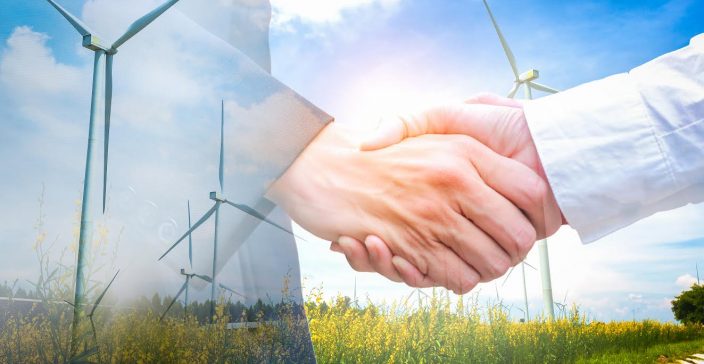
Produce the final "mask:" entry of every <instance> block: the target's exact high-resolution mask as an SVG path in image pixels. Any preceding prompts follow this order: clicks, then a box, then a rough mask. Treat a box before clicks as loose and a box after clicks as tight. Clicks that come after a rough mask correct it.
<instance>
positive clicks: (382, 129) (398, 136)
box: [359, 117, 408, 151]
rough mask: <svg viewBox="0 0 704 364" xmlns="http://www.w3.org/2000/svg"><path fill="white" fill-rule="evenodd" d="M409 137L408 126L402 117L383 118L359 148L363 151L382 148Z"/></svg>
mask: <svg viewBox="0 0 704 364" xmlns="http://www.w3.org/2000/svg"><path fill="white" fill-rule="evenodd" d="M407 137H408V128H407V127H406V123H405V121H404V120H403V119H402V118H401V117H393V118H382V119H381V121H380V122H379V126H378V127H377V128H376V130H375V131H374V132H373V133H372V134H371V135H369V136H367V137H366V138H365V139H364V140H363V141H362V143H361V144H360V146H359V148H360V150H362V151H368V150H376V149H381V148H385V147H388V146H390V145H394V144H396V143H399V142H401V141H403V140H404V139H406V138H407Z"/></svg>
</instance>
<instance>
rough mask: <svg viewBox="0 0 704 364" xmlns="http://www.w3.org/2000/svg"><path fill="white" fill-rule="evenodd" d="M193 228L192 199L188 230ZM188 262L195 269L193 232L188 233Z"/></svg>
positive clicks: (189, 203)
mask: <svg viewBox="0 0 704 364" xmlns="http://www.w3.org/2000/svg"><path fill="white" fill-rule="evenodd" d="M191 228H192V226H191V201H190V200H189V201H188V230H190V229H191ZM188 263H189V264H190V265H191V269H193V238H192V237H191V234H188Z"/></svg>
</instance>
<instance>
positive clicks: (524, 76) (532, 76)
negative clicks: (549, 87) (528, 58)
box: [518, 68, 540, 83]
mask: <svg viewBox="0 0 704 364" xmlns="http://www.w3.org/2000/svg"><path fill="white" fill-rule="evenodd" d="M538 77H540V72H538V70H536V69H534V68H531V69H529V70H528V71H525V72H523V73H521V74H520V75H518V82H521V83H524V82H530V81H533V80H537V79H538Z"/></svg>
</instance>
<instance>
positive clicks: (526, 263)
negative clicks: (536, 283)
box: [523, 260, 538, 270]
mask: <svg viewBox="0 0 704 364" xmlns="http://www.w3.org/2000/svg"><path fill="white" fill-rule="evenodd" d="M523 264H525V265H527V266H528V267H529V268H533V270H538V269H537V268H536V267H534V266H532V265H530V263H528V262H526V261H525V260H524V261H523Z"/></svg>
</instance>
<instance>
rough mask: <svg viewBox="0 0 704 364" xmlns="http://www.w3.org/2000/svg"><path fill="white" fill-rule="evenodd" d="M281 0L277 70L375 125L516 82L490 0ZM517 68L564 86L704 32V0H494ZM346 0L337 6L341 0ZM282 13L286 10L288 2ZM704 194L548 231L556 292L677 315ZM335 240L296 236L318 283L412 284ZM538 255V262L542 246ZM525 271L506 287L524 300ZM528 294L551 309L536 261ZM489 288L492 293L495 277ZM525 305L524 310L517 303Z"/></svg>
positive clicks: (602, 308) (485, 291)
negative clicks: (307, 240) (341, 252)
mask: <svg viewBox="0 0 704 364" xmlns="http://www.w3.org/2000/svg"><path fill="white" fill-rule="evenodd" d="M331 3H334V4H336V8H335V5H329V6H328V8H326V9H323V10H320V9H317V8H316V7H315V6H314V5H315V2H314V1H298V2H295V1H274V10H275V17H274V27H273V30H272V36H271V49H272V57H273V62H272V67H273V72H274V75H275V76H277V77H278V78H280V79H281V80H283V81H284V82H285V83H287V84H288V85H289V86H291V87H293V88H294V89H295V90H297V91H299V92H300V93H302V94H303V95H305V96H306V97H308V98H309V99H310V100H311V101H313V102H314V103H316V104H318V105H320V106H321V107H323V108H324V109H325V110H327V111H328V112H329V113H331V114H332V115H334V116H335V117H336V118H337V119H338V121H340V122H343V123H346V124H348V125H355V126H359V127H370V126H373V125H375V123H376V122H377V120H378V118H379V115H386V114H395V113H398V112H400V110H402V111H405V110H407V109H408V108H412V109H415V108H419V107H423V106H425V105H430V104H433V103H437V102H444V101H447V100H460V99H462V98H465V97H467V96H469V95H472V94H473V93H476V92H481V91H491V92H495V93H499V94H505V93H506V92H507V91H508V89H509V88H510V86H511V81H512V75H511V72H510V68H509V65H508V62H507V61H506V59H505V56H504V54H503V52H502V50H501V47H500V44H499V42H498V39H497V37H496V34H495V33H494V30H493V28H492V27H491V23H490V21H489V19H488V17H487V15H486V13H485V10H484V7H483V5H482V3H481V1H478V0H467V1H404V0H396V1H394V0H389V1H371V0H369V1H361V2H356V3H355V2H352V1H345V0H338V1H332V2H331ZM490 6H492V9H493V11H494V15H495V17H496V18H497V21H498V22H499V24H500V26H501V27H502V30H503V32H504V35H505V37H506V38H507V40H508V42H509V44H510V45H511V48H512V50H513V52H514V54H515V56H516V59H517V62H518V67H519V69H520V71H523V70H527V69H528V68H537V69H539V70H540V72H541V82H542V83H545V84H547V85H550V86H552V87H556V88H559V89H566V88H569V87H573V86H576V85H579V84H581V83H584V82H589V81H592V80H596V79H599V78H602V77H606V76H609V75H612V74H615V73H620V72H627V71H628V70H630V69H631V68H633V67H636V66H638V65H640V64H642V63H644V62H647V61H648V60H651V59H653V58H655V57H657V56H659V55H661V54H664V53H666V52H669V51H673V50H675V49H678V48H680V47H683V46H685V45H687V44H688V42H689V39H690V38H691V37H692V36H694V35H696V34H699V33H702V32H704V22H702V21H701V17H702V15H704V3H702V2H701V1H490ZM332 8H335V9H332ZM277 12H278V13H277ZM702 221H704V206H688V207H684V208H681V209H678V210H675V211H672V212H668V213H661V214H658V215H656V216H654V217H651V218H649V219H646V220H644V221H641V222H640V223H638V224H635V225H633V226H632V227H630V228H627V229H624V230H622V231H620V232H617V233H615V234H613V235H611V236H609V237H607V238H604V239H602V240H601V241H598V242H595V243H593V244H590V245H586V246H585V245H582V244H581V243H580V242H579V240H578V238H577V235H576V233H575V232H574V231H572V230H571V229H569V228H565V229H563V230H562V231H560V232H559V233H558V234H557V235H556V236H555V237H554V238H553V239H550V240H549V241H550V243H549V244H550V253H551V268H552V273H553V288H554V296H555V298H556V299H559V300H562V299H563V298H564V297H565V294H566V295H567V300H568V302H570V303H571V302H574V303H577V304H579V305H580V306H581V307H582V309H583V310H584V311H585V312H588V313H589V314H590V316H592V317H596V318H599V319H631V318H632V317H633V315H634V313H635V316H636V318H646V317H648V318H655V319H660V320H672V313H671V312H670V309H669V300H670V299H672V297H674V296H675V295H676V294H677V293H678V292H680V291H681V290H682V289H683V288H684V287H686V286H688V284H690V283H691V282H692V280H693V279H694V275H695V263H696V262H697V261H700V262H701V261H702V260H704V238H703V237H704V224H703V223H702ZM325 247H326V245H324V244H321V246H318V247H310V246H309V245H305V244H299V249H300V250H301V265H302V268H301V269H302V272H303V274H304V276H306V277H307V278H308V281H309V283H308V284H309V285H317V284H320V285H323V286H324V287H326V288H328V289H329V290H331V291H333V292H337V291H340V292H343V293H344V294H347V295H352V293H353V287H354V280H355V277H356V280H357V290H358V292H367V293H368V295H369V297H370V299H372V300H381V299H389V297H391V298H394V297H399V296H401V295H403V294H407V292H409V291H408V289H405V288H403V287H400V286H399V285H394V284H389V283H387V282H385V281H384V280H383V279H380V278H377V277H376V276H374V275H370V274H355V273H354V272H353V271H351V270H350V269H348V268H346V267H345V264H346V263H345V260H344V258H342V257H339V256H334V255H333V256H330V255H329V254H325V251H324V249H325ZM528 261H529V262H531V263H532V264H533V265H537V264H538V259H537V256H536V255H535V252H532V253H531V255H529V258H528ZM519 281H520V280H519V275H518V274H515V273H514V274H513V275H512V276H511V278H510V279H509V280H508V281H507V283H506V285H505V286H501V285H500V284H499V291H500V295H501V297H502V298H503V299H504V300H506V301H508V302H510V303H512V304H516V305H519V304H520V300H521V293H520V292H521V289H520V283H519ZM528 288H529V296H530V302H531V304H530V306H531V311H533V313H535V312H538V311H539V310H540V304H541V303H540V302H541V301H540V294H541V289H540V285H539V276H538V274H537V273H536V272H533V271H531V270H529V271H528ZM480 289H481V290H480V295H481V296H482V297H483V298H486V299H492V298H495V288H494V287H493V285H492V284H488V285H483V287H480ZM514 313H515V314H520V313H519V312H517V311H516V312H514Z"/></svg>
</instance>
